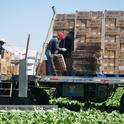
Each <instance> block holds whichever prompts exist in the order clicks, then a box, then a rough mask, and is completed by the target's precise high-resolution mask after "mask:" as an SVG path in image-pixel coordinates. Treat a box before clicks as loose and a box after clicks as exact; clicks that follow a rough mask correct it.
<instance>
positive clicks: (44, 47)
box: [40, 6, 56, 63]
mask: <svg viewBox="0 0 124 124" xmlns="http://www.w3.org/2000/svg"><path fill="white" fill-rule="evenodd" d="M52 11H53V17H52V20H51V22H50V26H49V29H48V32H47V35H46V39H45V42H44V44H43V48H42V51H41V56H40V63H42V61H43V55H44V54H45V50H46V46H47V44H48V43H49V40H50V38H49V36H50V34H52V33H53V25H54V20H55V17H56V10H55V7H54V6H52Z"/></svg>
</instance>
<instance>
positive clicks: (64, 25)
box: [54, 14, 75, 36]
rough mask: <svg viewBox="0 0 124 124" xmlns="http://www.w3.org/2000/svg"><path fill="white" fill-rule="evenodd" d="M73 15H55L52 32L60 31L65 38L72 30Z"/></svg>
mask: <svg viewBox="0 0 124 124" xmlns="http://www.w3.org/2000/svg"><path fill="white" fill-rule="evenodd" d="M74 23H75V14H57V15H56V19H55V22H54V32H58V31H62V32H64V34H65V36H66V35H67V34H68V32H69V31H70V30H73V28H74Z"/></svg>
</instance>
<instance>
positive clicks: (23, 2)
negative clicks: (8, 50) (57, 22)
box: [0, 0, 124, 50]
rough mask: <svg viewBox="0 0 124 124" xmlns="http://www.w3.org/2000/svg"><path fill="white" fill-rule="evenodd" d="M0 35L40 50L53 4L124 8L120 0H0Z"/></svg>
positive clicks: (60, 8) (69, 9)
mask: <svg viewBox="0 0 124 124" xmlns="http://www.w3.org/2000/svg"><path fill="white" fill-rule="evenodd" d="M0 2H1V3H0V5H1V7H0V19H1V20H0V37H4V38H5V39H6V41H7V44H9V45H16V46H22V47H25V46H26V41H27V36H28V34H29V33H30V34H31V39H30V48H33V49H36V50H40V49H41V48H42V43H43V42H44V40H45V36H46V33H47V30H48V26H49V23H50V20H51V18H52V9H51V7H52V6H53V5H54V6H55V7H56V10H57V12H58V13H73V12H75V11H76V10H81V11H83V10H106V9H107V10H124V0H1V1H0Z"/></svg>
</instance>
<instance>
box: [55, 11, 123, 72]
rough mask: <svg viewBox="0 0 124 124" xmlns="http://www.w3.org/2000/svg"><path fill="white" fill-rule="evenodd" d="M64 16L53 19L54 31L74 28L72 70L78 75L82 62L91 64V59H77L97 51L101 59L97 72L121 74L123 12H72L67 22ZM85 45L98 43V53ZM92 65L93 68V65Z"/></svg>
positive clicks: (95, 49) (65, 15)
mask: <svg viewBox="0 0 124 124" xmlns="http://www.w3.org/2000/svg"><path fill="white" fill-rule="evenodd" d="M68 15H69V14H60V15H58V16H57V17H56V21H55V25H56V26H55V25H54V31H58V30H59V31H66V33H67V32H68V31H69V25H71V24H72V25H71V26H72V27H73V28H74V29H75V30H74V31H75V42H74V51H73V52H72V58H71V59H70V60H72V70H74V71H76V70H77V71H78V70H80V72H82V70H83V69H84V67H83V66H82V65H81V64H82V63H88V61H94V60H93V59H92V60H91V58H90V59H87V60H84V59H81V58H82V56H83V57H84V56H88V55H89V56H90V55H91V56H92V55H94V54H95V53H96V52H97V53H99V56H101V57H100V71H101V72H104V73H108V74H110V73H121V74H124V11H108V10H107V11H76V13H75V14H72V15H73V16H71V18H70V19H66V17H67V16H68ZM61 21H62V22H61ZM57 27H58V28H57ZM65 27H66V28H65ZM86 43H87V46H86V47H85V44H86ZM88 43H89V44H90V43H92V44H96V43H99V44H100V48H101V51H100V49H99V48H95V47H94V46H92V47H89V45H88ZM89 50H93V51H94V53H90V54H89ZM97 50H98V51H97ZM79 51H80V53H79ZM68 63H69V62H68ZM96 63H99V62H96V61H95V63H94V64H96ZM96 65H97V64H96ZM76 66H77V69H76ZM78 66H79V67H78ZM93 66H94V68H95V65H93ZM85 67H86V66H85ZM97 67H99V66H97ZM81 68H83V69H81ZM90 68H91V67H90ZM90 68H89V69H90ZM95 69H96V68H95ZM95 69H94V70H93V69H92V70H93V71H94V72H95V71H96V72H98V70H99V69H98V68H97V69H96V70H95Z"/></svg>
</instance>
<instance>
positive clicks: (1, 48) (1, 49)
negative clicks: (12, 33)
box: [0, 45, 5, 54]
mask: <svg viewBox="0 0 124 124" xmlns="http://www.w3.org/2000/svg"><path fill="white" fill-rule="evenodd" d="M4 50H5V49H4V48H3V47H2V45H0V54H1V53H3V51H4Z"/></svg>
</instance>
